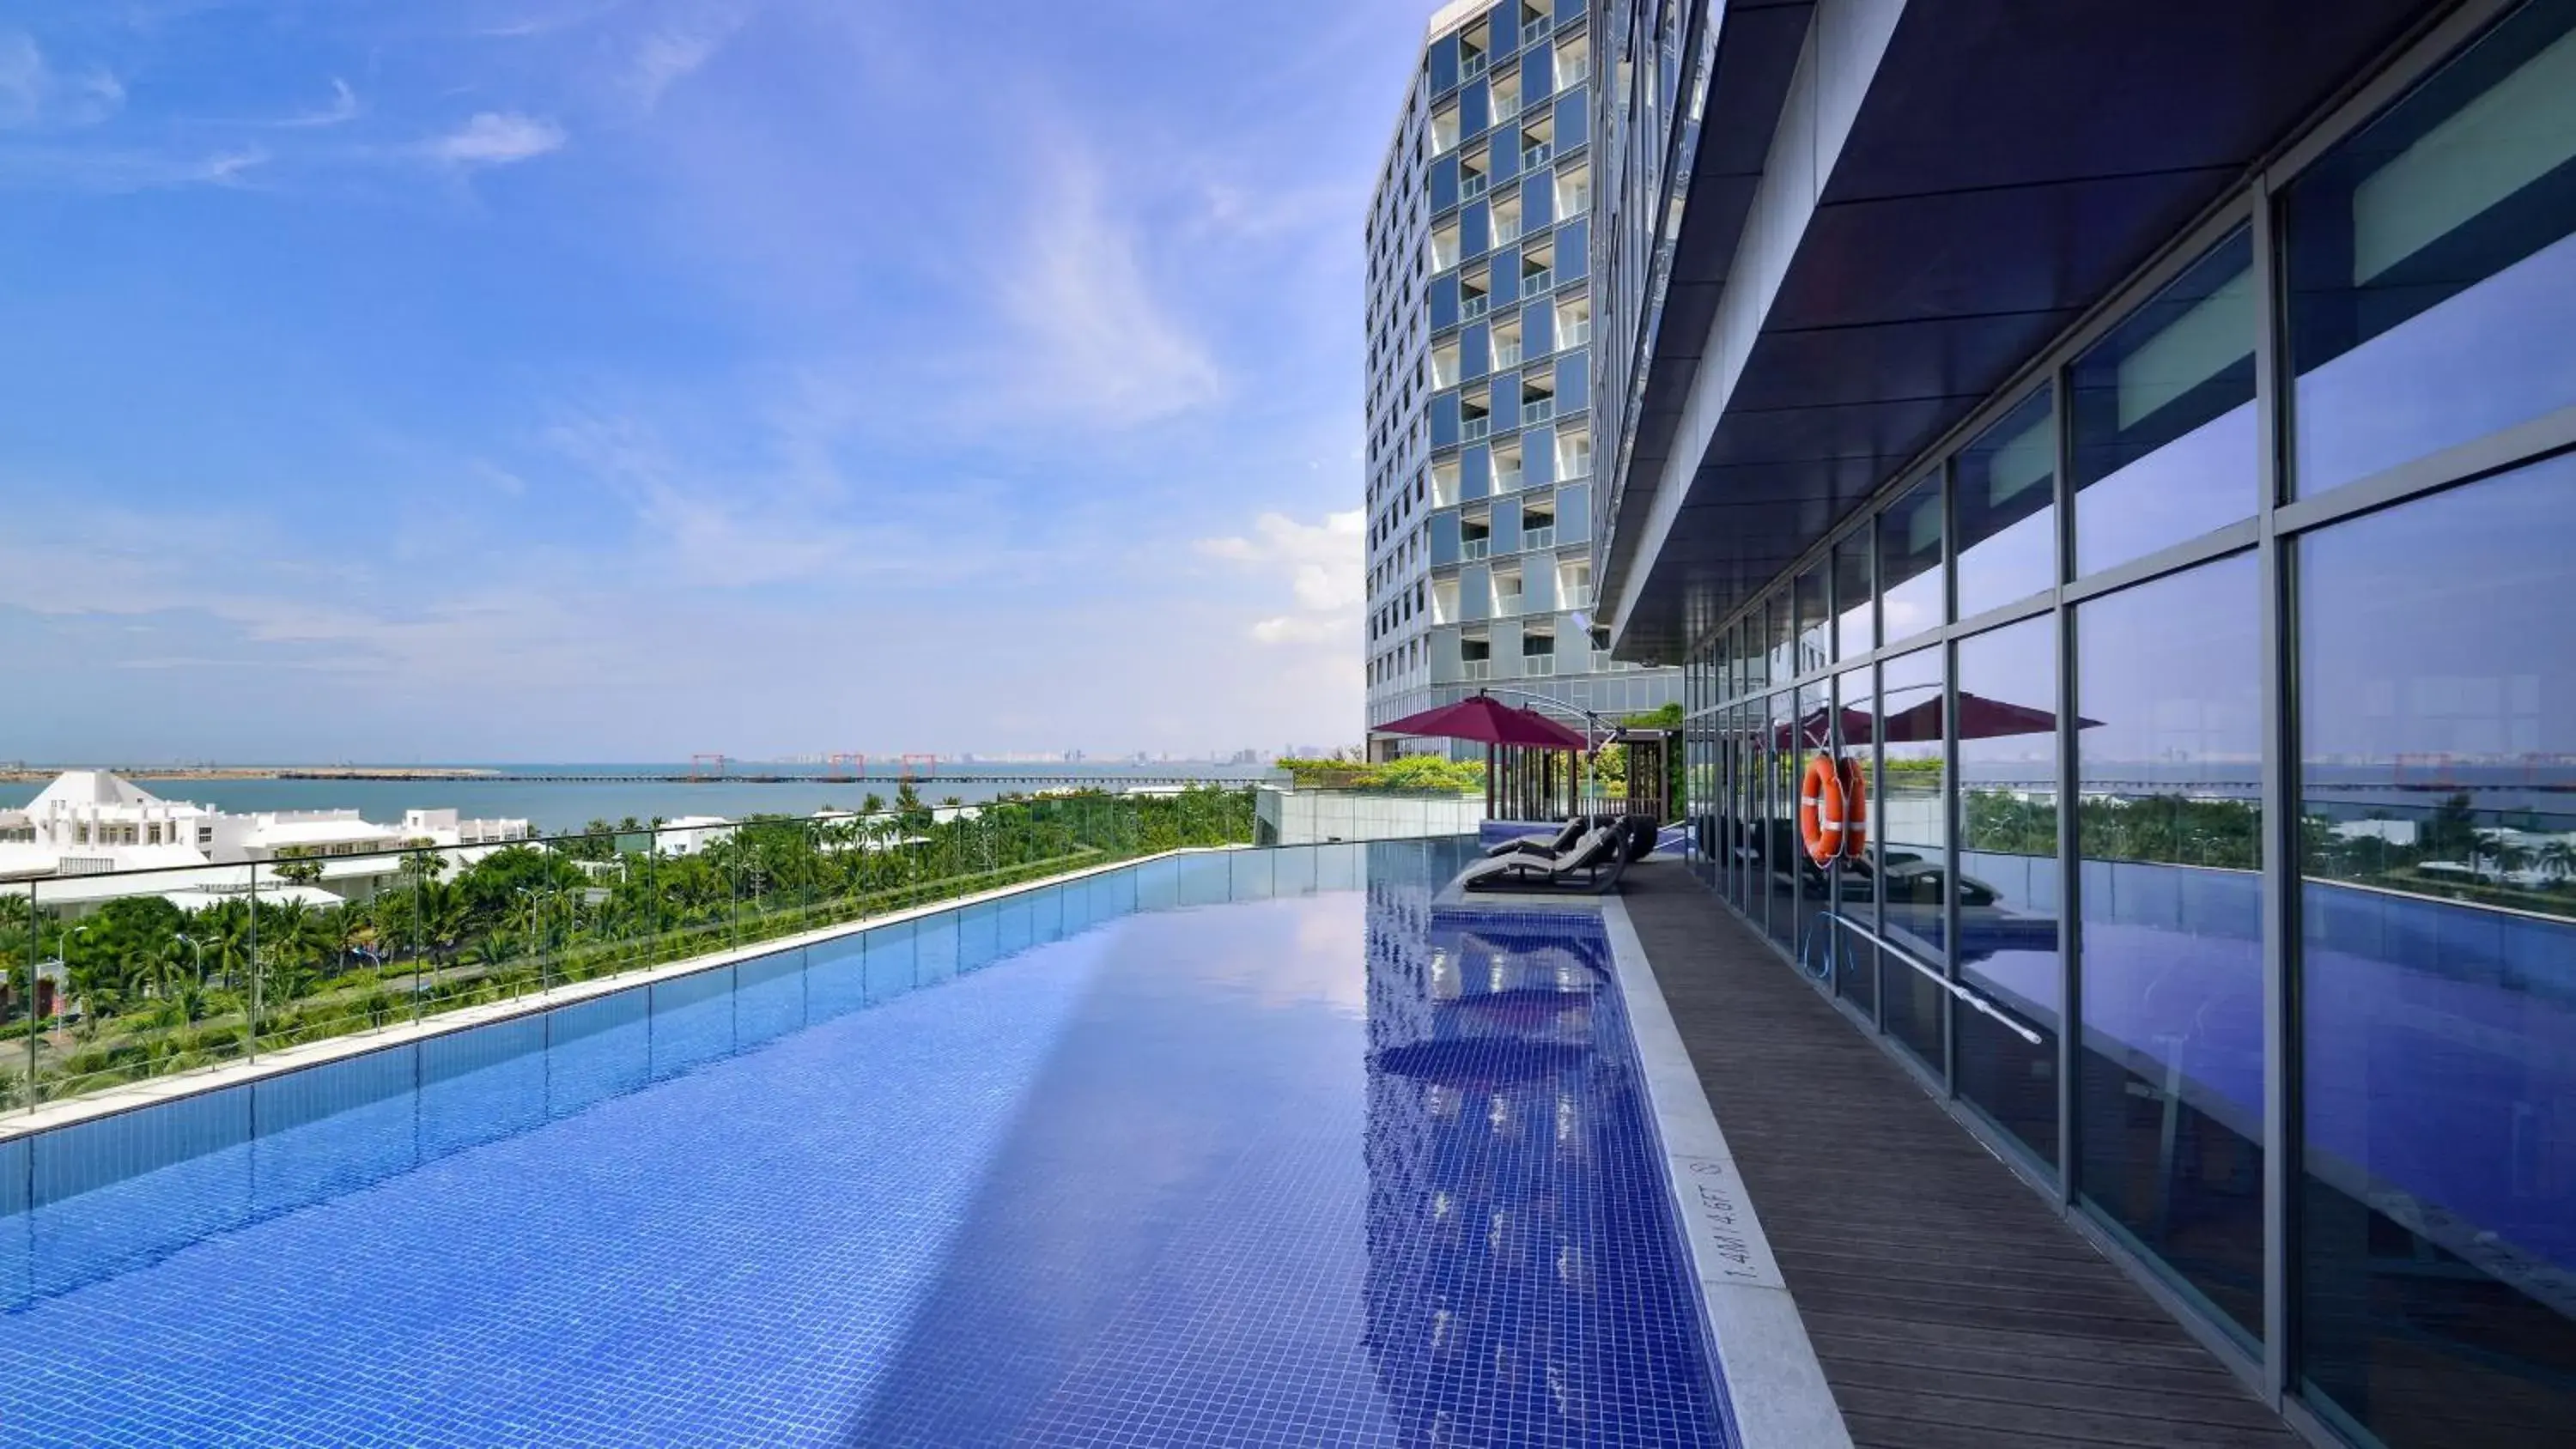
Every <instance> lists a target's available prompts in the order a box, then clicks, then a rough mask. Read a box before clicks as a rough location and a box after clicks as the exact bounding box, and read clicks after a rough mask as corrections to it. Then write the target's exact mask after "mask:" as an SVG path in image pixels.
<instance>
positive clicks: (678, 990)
mask: <svg viewBox="0 0 2576 1449" xmlns="http://www.w3.org/2000/svg"><path fill="white" fill-rule="evenodd" d="M733 1013H734V1004H733V971H732V969H731V968H725V969H721V970H715V971H700V972H698V973H696V974H695V975H691V976H675V977H673V978H671V979H670V980H668V981H656V982H654V983H653V1075H654V1076H656V1077H670V1076H677V1075H678V1074H680V1073H682V1072H685V1071H688V1070H689V1069H690V1068H692V1067H696V1066H699V1065H701V1064H703V1063H706V1062H711V1061H714V1060H715V1059H716V1058H718V1057H723V1056H730V1055H732V1054H733Z"/></svg>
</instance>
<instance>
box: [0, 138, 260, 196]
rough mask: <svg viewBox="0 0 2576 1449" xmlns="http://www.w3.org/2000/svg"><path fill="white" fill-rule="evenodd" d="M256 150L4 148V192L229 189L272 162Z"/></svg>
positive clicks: (0, 169) (0, 159) (0, 173)
mask: <svg viewBox="0 0 2576 1449" xmlns="http://www.w3.org/2000/svg"><path fill="white" fill-rule="evenodd" d="M268 160H269V156H268V153H267V152H266V151H264V150H262V149H260V148H259V147H256V146H236V147H229V148H226V149H224V150H219V151H209V152H202V153H194V154H188V155H176V154H166V153H161V152H152V151H131V150H119V149H108V150H102V149H97V148H71V147H61V146H40V147H23V146H22V147H9V148H5V149H0V188H9V189H14V190H46V191H81V192H91V193H96V194H100V195H110V196H113V195H122V194H128V193H133V192H143V191H163V190H169V189H172V188H176V187H186V186H229V185H236V184H239V183H240V182H242V181H244V180H245V179H247V178H248V176H249V175H250V173H252V172H253V171H255V170H257V169H258V168H260V167H262V166H265V165H267V164H268Z"/></svg>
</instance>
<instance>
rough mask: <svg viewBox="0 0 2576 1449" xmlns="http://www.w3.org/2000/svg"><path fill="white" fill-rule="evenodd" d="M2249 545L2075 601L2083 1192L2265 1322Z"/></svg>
mask: <svg viewBox="0 0 2576 1449" xmlns="http://www.w3.org/2000/svg"><path fill="white" fill-rule="evenodd" d="M2259 588H2260V585H2259V582H2258V575H2257V570H2256V564H2255V559H2254V556H2253V555H2252V554H2250V553H2249V554H2240V555H2238V556H2236V557H2234V558H2229V559H2222V560H2220V561H2219V562H2217V563H2212V564H2206V565H2203V566H2202V567H2200V568H2196V569H2193V570H2191V571H2190V572H2188V573H2182V574H2174V575H2169V576H2167V577H2165V578H2162V579H2158V580H2157V581H2155V582H2153V583H2149V584H2142V585H2140V586H2138V587H2136V588H2133V589H2125V590H2123V591H2121V592H2119V593H2116V594H2112V595H2109V596H2108V597H2105V598H2101V599H2096V600H2094V601H2092V602H2090V603H2088V604H2086V605H2084V606H2083V607H2082V608H2081V609H2080V610H2078V611H2077V613H2076V616H2075V629H2076V647H2077V650H2078V654H2077V670H2076V685H2075V687H2076V696H2077V713H2078V714H2079V715H2080V716H2081V717H2082V719H2083V720H2084V726H2083V728H2082V729H2081V731H2080V732H2079V733H2078V740H2079V746H2078V761H2079V764H2080V767H2081V768H2080V775H2079V779H2080V780H2081V782H2082V784H2081V789H2082V794H2081V796H2080V797H2079V804H2078V809H2077V820H2076V824H2077V834H2078V841H2077V844H2078V847H2079V849H2080V850H2081V852H2082V859H2083V866H2082V870H2083V879H2082V886H2083V889H2082V893H2081V900H2082V903H2083V913H2084V929H2083V933H2082V937H2081V951H2082V961H2081V964H2082V980H2083V982H2084V999H2083V1022H2084V1035H2083V1045H2084V1052H2083V1055H2082V1057H2081V1059H2080V1061H2079V1065H2078V1083H2077V1086H2078V1095H2079V1103H2080V1106H2079V1109H2078V1110H2079V1111H2080V1112H2081V1114H2082V1121H2083V1130H2082V1132H2081V1133H2080V1134H2079V1141H2080V1143H2081V1147H2082V1152H2083V1168H2082V1175H2081V1178H2080V1184H2081V1187H2082V1190H2083V1193H2084V1196H2085V1198H2086V1199H2087V1200H2088V1201H2090V1202H2091V1203H2092V1204H2093V1206H2095V1207H2096V1208H2099V1209H2100V1210H2101V1211H2102V1213H2103V1214H2104V1215H2105V1216H2107V1217H2109V1218H2110V1219H2111V1220H2112V1221H2113V1222H2114V1223H2116V1224H2118V1225H2119V1226H2120V1228H2122V1229H2123V1230H2125V1232H2126V1233H2127V1234H2128V1236H2129V1237H2130V1238H2131V1239H2132V1241H2133V1242H2134V1243H2135V1244H2136V1245H2138V1246H2140V1247H2142V1248H2144V1249H2145V1250H2146V1251H2147V1252H2148V1253H2150V1254H2151V1255H2153V1256H2155V1257H2157V1258H2161V1259H2162V1260H2163V1261H2164V1263H2165V1265H2166V1266H2167V1267H2169V1268H2171V1269H2172V1270H2173V1271H2174V1272H2175V1273H2176V1274H2178V1275H2179V1276H2180V1277H2181V1278H2182V1279H2183V1281H2184V1282H2185V1283H2187V1284H2188V1285H2189V1286H2190V1287H2191V1288H2192V1289H2193V1290H2195V1291H2197V1292H2198V1293H2200V1294H2201V1295H2202V1296H2203V1297H2205V1298H2206V1299H2207V1300H2208V1301H2209V1302H2210V1303H2211V1304H2213V1305H2215V1306H2216V1307H2217V1309H2218V1310H2219V1311H2220V1313H2222V1314H2223V1315H2224V1316H2225V1317H2226V1318H2227V1319H2229V1320H2232V1321H2233V1322H2234V1323H2235V1324H2236V1325H2237V1327H2238V1328H2239V1329H2240V1330H2241V1331H2242V1332H2244V1333H2245V1334H2247V1335H2249V1336H2254V1337H2259V1336H2260V1335H2261V1333H2262V1331H2263V1145H2262V1144H2263V887H2262V877H2261V875H2260V874H2259V872H2260V869H2261V866H2262V829H2261V827H2262V804H2261V799H2262V797H2261V789H2262V753H2263V752H2262V743H2263V736H2262V718H2263V714H2262V711H2263V693H2262V666H2261V652H2260V651H2261V643H2262V640H2261V625H2260V620H2261V610H2260V605H2261V595H2260V592H2259Z"/></svg>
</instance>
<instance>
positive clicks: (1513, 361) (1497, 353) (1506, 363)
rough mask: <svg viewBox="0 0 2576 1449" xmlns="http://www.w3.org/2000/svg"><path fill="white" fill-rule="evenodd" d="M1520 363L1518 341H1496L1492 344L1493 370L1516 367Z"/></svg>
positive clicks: (1498, 370)
mask: <svg viewBox="0 0 2576 1449" xmlns="http://www.w3.org/2000/svg"><path fill="white" fill-rule="evenodd" d="M1520 365H1521V345H1520V344H1519V343H1517V342H1509V343H1504V342H1497V343H1495V344H1494V370H1495V371H1496V372H1500V371H1502V370H1503V369H1505V368H1507V367H1518V366H1520Z"/></svg>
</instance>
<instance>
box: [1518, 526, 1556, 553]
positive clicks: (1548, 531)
mask: <svg viewBox="0 0 2576 1449" xmlns="http://www.w3.org/2000/svg"><path fill="white" fill-rule="evenodd" d="M1521 547H1522V548H1525V549H1528V550H1531V551H1532V552H1536V551H1537V550H1539V549H1545V548H1554V547H1556V526H1555V525H1554V524H1550V525H1548V526H1547V527H1545V528H1524V529H1522V530H1521Z"/></svg>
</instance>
